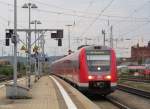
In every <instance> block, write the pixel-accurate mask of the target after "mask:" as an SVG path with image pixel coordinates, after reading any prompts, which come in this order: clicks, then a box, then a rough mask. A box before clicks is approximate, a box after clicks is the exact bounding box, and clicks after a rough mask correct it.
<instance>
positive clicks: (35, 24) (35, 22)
mask: <svg viewBox="0 0 150 109" xmlns="http://www.w3.org/2000/svg"><path fill="white" fill-rule="evenodd" d="M36 24H37V20H35V40H36ZM35 46H36V42H35Z"/></svg>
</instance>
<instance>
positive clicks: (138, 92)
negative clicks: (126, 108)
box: [117, 84, 150, 98]
mask: <svg viewBox="0 0 150 109" xmlns="http://www.w3.org/2000/svg"><path fill="white" fill-rule="evenodd" d="M117 88H118V89H119V90H122V91H125V92H128V93H132V94H135V95H138V96H141V97H144V98H150V92H147V91H143V90H139V89H136V88H132V87H129V86H126V85H121V84H119V85H118V87H117Z"/></svg>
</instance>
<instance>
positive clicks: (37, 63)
mask: <svg viewBox="0 0 150 109" xmlns="http://www.w3.org/2000/svg"><path fill="white" fill-rule="evenodd" d="M31 24H34V25H35V47H34V49H36V48H37V46H38V47H39V43H38V45H37V44H36V40H37V36H36V35H37V34H36V33H37V31H36V29H37V24H42V23H41V21H39V20H33V21H31ZM38 38H39V37H38ZM38 40H39V39H38ZM35 55H36V57H37V59H35V81H37V76H38V78H39V56H37V55H38V52H37V51H36V52H35Z"/></svg>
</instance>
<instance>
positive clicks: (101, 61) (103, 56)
mask: <svg viewBox="0 0 150 109" xmlns="http://www.w3.org/2000/svg"><path fill="white" fill-rule="evenodd" d="M87 63H88V68H89V70H90V71H91V72H108V71H110V55H109V53H108V52H97V53H93V52H90V53H89V52H88V53H87Z"/></svg>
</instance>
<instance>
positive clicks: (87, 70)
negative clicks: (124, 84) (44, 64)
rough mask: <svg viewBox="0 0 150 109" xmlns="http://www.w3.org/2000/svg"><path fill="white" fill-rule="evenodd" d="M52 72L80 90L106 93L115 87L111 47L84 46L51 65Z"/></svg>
mask: <svg viewBox="0 0 150 109" xmlns="http://www.w3.org/2000/svg"><path fill="white" fill-rule="evenodd" d="M51 70H52V74H54V75H57V76H59V77H61V78H63V79H65V80H67V81H68V82H70V83H72V84H73V85H74V86H76V87H77V88H78V89H79V90H81V91H89V92H92V93H98V94H101V95H107V94H109V93H111V92H113V91H114V90H115V89H116V85H117V67H116V56H115V52H114V50H113V49H111V48H109V47H106V46H85V47H82V48H81V49H79V50H78V51H77V52H75V53H72V54H70V55H68V56H66V57H64V58H62V59H59V60H57V61H55V62H53V63H52V65H51Z"/></svg>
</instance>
